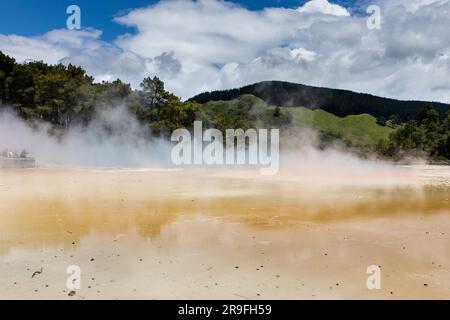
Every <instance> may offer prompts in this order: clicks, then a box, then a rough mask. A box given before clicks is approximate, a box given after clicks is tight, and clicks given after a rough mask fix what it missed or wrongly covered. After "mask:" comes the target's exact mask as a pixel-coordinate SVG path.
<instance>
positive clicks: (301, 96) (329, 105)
mask: <svg viewBox="0 0 450 320" xmlns="http://www.w3.org/2000/svg"><path fill="white" fill-rule="evenodd" d="M244 94H251V95H254V96H256V97H258V98H260V99H262V100H264V101H265V102H267V103H268V104H272V105H276V106H280V107H306V108H309V109H317V108H320V109H322V110H325V111H327V112H330V113H332V114H334V115H336V116H339V117H345V116H348V115H352V114H363V113H368V114H370V115H372V116H374V117H376V118H380V119H383V118H384V119H386V120H389V119H390V120H392V121H395V122H405V121H408V120H411V119H413V118H414V117H415V115H416V114H417V113H419V112H420V111H421V110H422V109H423V108H424V107H426V106H427V105H430V104H432V105H433V106H434V107H435V108H436V110H437V111H438V113H439V115H440V116H441V117H444V116H445V114H446V112H447V111H449V110H450V104H444V103H439V102H423V101H400V100H394V99H387V98H381V97H376V96H373V95H370V94H364V93H355V92H352V91H347V90H338V89H328V88H318V87H311V86H306V85H302V84H297V83H289V82H282V81H264V82H260V83H256V84H252V85H248V86H245V87H242V88H238V89H231V90H223V91H213V92H205V93H201V94H199V95H197V96H195V97H193V98H191V99H189V100H190V101H195V102H198V103H206V102H208V101H211V100H215V101H219V100H224V101H227V100H233V99H236V98H237V97H239V96H241V95H244Z"/></svg>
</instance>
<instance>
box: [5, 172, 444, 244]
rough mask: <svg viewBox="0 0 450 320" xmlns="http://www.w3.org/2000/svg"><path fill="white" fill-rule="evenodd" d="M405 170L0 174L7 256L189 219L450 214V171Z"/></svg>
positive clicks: (152, 232)
mask: <svg viewBox="0 0 450 320" xmlns="http://www.w3.org/2000/svg"><path fill="white" fill-rule="evenodd" d="M404 170H405V171H399V172H397V171H395V172H389V175H386V177H385V179H382V178H380V175H379V173H375V174H374V175H373V176H371V177H370V176H369V177H367V176H366V177H365V178H364V179H362V178H361V177H359V178H357V179H355V177H351V178H350V177H349V176H348V175H347V176H346V175H343V176H337V177H330V176H328V177H320V176H317V175H311V174H308V173H289V174H284V175H283V174H280V175H279V176H277V177H268V178H263V177H260V176H259V175H258V174H257V173H256V172H251V171H242V172H237V171H221V172H217V171H207V170H197V171H188V170H186V171H161V172H158V171H88V170H84V171H83V170H23V171H0V178H1V179H0V182H1V188H0V234H1V236H0V237H1V238H0V252H5V251H7V250H8V248H10V247H11V246H21V247H22V246H23V247H26V248H35V249H37V248H40V247H43V246H52V245H53V246H55V245H60V244H66V245H67V244H68V243H69V242H71V241H72V240H73V239H74V238H78V239H80V238H82V237H83V236H85V235H88V234H92V233H94V234H109V235H116V234H122V233H126V232H127V231H128V230H137V232H138V234H140V235H141V236H142V237H146V238H147V237H148V238H155V237H157V236H158V235H159V234H160V230H161V227H162V226H164V225H166V224H169V223H171V222H173V221H175V220H176V219H178V218H180V217H189V216H192V215H205V216H213V217H220V218H222V219H226V220H231V221H236V222H240V223H245V224H249V225H253V226H260V227H282V226H295V225H297V224H302V223H305V222H326V221H341V220H347V219H363V218H369V217H380V216H388V215H393V214H400V213H406V214H433V213H442V212H449V208H450V206H449V195H450V187H449V186H448V184H447V183H448V181H449V180H447V178H446V176H445V174H448V171H446V169H442V171H443V172H444V174H442V173H439V171H437V170H431V171H430V170H428V171H426V170H421V171H420V175H417V174H416V171H413V170H412V169H404ZM408 170H409V171H408ZM443 177H444V178H443ZM355 181H356V182H355Z"/></svg>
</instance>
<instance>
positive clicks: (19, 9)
mask: <svg viewBox="0 0 450 320" xmlns="http://www.w3.org/2000/svg"><path fill="white" fill-rule="evenodd" d="M361 1H364V0H356V1H355V0H332V1H330V2H332V3H335V4H340V5H342V6H344V7H347V8H349V9H351V8H355V7H356V4H357V3H360V2H361ZM156 2H157V0H95V1H93V0H14V1H1V4H0V33H2V34H18V35H24V36H37V35H41V34H43V33H45V32H47V31H49V30H53V29H60V28H65V23H66V17H67V15H66V14H65V12H66V8H67V7H68V6H69V5H71V4H76V5H78V6H80V8H81V10H82V24H83V26H85V27H86V26H87V27H92V28H95V29H99V30H102V31H103V36H102V39H103V40H107V41H111V40H113V39H115V38H116V37H117V36H118V35H120V34H123V33H125V32H133V30H130V29H127V28H126V27H124V26H121V25H119V24H117V23H115V22H113V21H112V20H113V18H114V17H115V16H117V15H121V14H124V13H126V12H128V11H129V10H130V9H133V8H139V7H144V6H148V5H151V4H154V3H156ZM232 2H235V3H239V4H241V5H242V6H244V7H246V8H248V9H251V10H260V9H262V8H265V7H287V8H296V7H299V6H301V5H303V4H304V3H305V2H307V0H254V1H251V0H233V1H232Z"/></svg>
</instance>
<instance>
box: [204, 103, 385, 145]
mask: <svg viewBox="0 0 450 320" xmlns="http://www.w3.org/2000/svg"><path fill="white" fill-rule="evenodd" d="M239 105H240V106H242V105H247V106H248V105H251V114H252V115H254V116H255V117H256V118H257V119H258V120H259V121H258V122H259V123H258V125H257V127H273V124H274V121H273V120H274V118H273V113H274V110H275V106H269V105H268V104H266V103H265V102H264V101H263V100H261V99H259V98H257V97H255V96H252V95H244V96H241V97H239V98H238V99H235V100H231V101H210V102H208V103H206V104H205V105H203V108H202V109H203V111H204V112H206V114H209V117H211V116H212V117H214V116H217V115H218V114H222V115H224V114H230V113H236V111H237V113H239V111H238V110H239V107H238V106H239ZM280 110H281V112H282V113H285V114H286V113H290V114H291V115H292V126H294V127H301V126H305V125H306V126H312V127H313V128H316V129H318V130H320V131H321V132H323V133H328V134H332V135H334V136H340V137H342V138H343V139H345V140H348V141H351V142H352V143H354V144H360V145H374V144H377V143H378V142H379V141H380V140H381V139H387V138H388V137H389V134H390V133H391V132H392V131H393V129H391V128H388V127H382V126H379V125H378V124H377V123H376V119H375V117H373V116H371V115H369V114H361V115H350V116H347V117H345V118H340V117H337V116H335V115H333V114H331V113H328V112H326V111H323V110H321V109H316V110H309V109H307V108H303V107H297V108H284V107H282V108H280Z"/></svg>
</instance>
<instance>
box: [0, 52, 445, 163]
mask: <svg viewBox="0 0 450 320" xmlns="http://www.w3.org/2000/svg"><path fill="white" fill-rule="evenodd" d="M263 84H264V85H263ZM263 84H260V85H253V86H248V87H244V88H241V89H234V90H228V91H220V92H219V91H217V92H214V93H205V94H201V95H199V96H197V97H196V98H193V99H191V100H188V101H182V100H181V99H180V98H179V97H177V96H176V95H174V94H173V93H170V92H168V91H167V90H166V89H165V87H164V83H163V82H162V81H161V80H160V79H159V78H158V77H153V78H150V77H148V78H145V79H144V80H143V81H142V83H141V85H140V88H139V89H138V90H133V89H132V88H131V86H130V84H127V83H124V82H122V81H121V80H120V79H117V80H115V81H112V82H102V83H95V82H94V78H93V77H91V76H89V75H87V74H86V71H85V70H84V69H83V68H80V67H77V66H74V65H71V64H69V65H67V66H65V65H62V64H58V65H48V64H46V63H44V62H42V61H32V62H25V63H17V62H16V61H15V59H14V58H12V57H9V56H7V55H5V54H3V53H2V52H0V108H6V107H10V108H13V109H14V110H15V112H16V113H17V114H18V115H19V116H20V117H21V118H23V119H24V120H26V121H28V122H30V123H33V121H35V120H39V121H43V122H46V123H50V124H51V125H52V129H53V130H56V131H59V132H64V131H65V130H67V129H68V128H70V127H73V126H87V125H88V124H89V123H90V121H92V119H93V118H94V116H95V112H96V111H97V110H98V109H107V108H112V107H114V106H117V105H124V106H126V107H127V108H128V109H129V110H130V111H131V112H132V113H133V114H134V115H136V117H137V119H138V120H139V121H140V122H141V123H142V124H143V125H146V126H148V127H149V128H150V129H151V131H152V133H153V134H154V135H156V136H164V137H169V136H170V134H171V133H172V131H173V130H175V129H178V128H191V127H192V125H193V122H194V121H195V120H202V121H203V122H204V127H214V128H218V129H220V130H225V129H226V128H243V129H247V128H250V127H254V128H257V127H261V125H263V126H270V127H281V128H283V127H289V126H290V125H291V122H292V121H291V118H292V115H291V113H290V111H289V108H286V107H284V108H283V106H284V104H286V103H287V102H286V101H288V100H289V99H287V97H288V96H290V97H291V98H292V99H290V100H289V101H290V102H289V103H291V104H296V103H297V102H298V101H297V100H298V99H300V97H302V96H305V94H306V93H311V92H310V91H308V92H307V91H304V90H306V89H305V88H303V87H304V86H303V87H302V88H303V89H302V90H303V91H302V90H300V91H298V92H297V93H295V94H290V95H289V93H292V92H294V91H295V90H294V89H295V88H297V89H299V88H300V89H301V87H299V86H301V85H296V84H287V83H282V82H266V83H263ZM319 89H320V88H319ZM277 90H278V91H277ZM327 90H332V89H327ZM276 91H277V92H278V93H276ZM341 91H342V90H334V91H333V90H332V91H321V92H322V93H324V94H325V97H327V101H331V100H333V99H336V101H337V102H336V104H338V105H342V104H348V107H347V108H346V109H345V111H342V110H341V111H340V112H331V113H333V114H335V115H342V114H346V113H347V112H352V114H360V113H367V110H366V109H364V112H360V111H361V110H359V109H360V108H362V107H358V108H356V107H354V106H356V105H358V106H360V104H361V105H362V106H363V107H364V108H365V105H364V102H365V101H366V102H367V104H368V105H371V104H373V103H375V102H373V101H376V100H373V99H375V98H377V97H372V96H369V95H360V96H358V97H360V100H354V101H357V102H353V103H350V102H349V101H351V100H352V99H353V98H352V97H354V96H352V95H351V94H354V93H351V94H350V93H349V92H341ZM330 92H331V93H330ZM245 93H250V94H252V95H253V96H259V97H263V98H262V100H264V98H266V100H267V99H269V98H268V97H272V98H271V99H272V100H270V99H269V100H270V101H271V102H270V103H269V105H272V106H273V108H272V109H268V108H267V107H261V106H258V103H257V102H255V99H253V98H252V96H251V95H245ZM327 94H328V95H327ZM330 94H331V96H330ZM238 97H240V99H236V98H238ZM311 97H313V96H312V95H310V96H309V98H308V99H312V98H311ZM232 98H233V99H234V100H232ZM283 99H286V101H285V102H284V104H283V103H281V102H282V101H281V100H283ZM296 99H297V100H296ZM330 99H331V100H330ZM340 99H342V100H340ZM361 99H362V100H361ZM367 99H368V100H367ZM371 99H372V100H371ZM378 99H383V98H378ZM213 100H225V101H213ZM226 100H229V101H226ZM266 100H264V101H266ZM296 101H297V102H296ZM370 101H372V102H370ZM393 101H396V100H393ZM266 102H267V101H266ZM316 102H317V101H316ZM200 103H202V104H200ZM331 103H332V102H329V104H328V106H330V105H332V104H331ZM396 103H397V104H395V107H393V105H391V104H387V105H385V106H384V107H382V108H381V109H380V110H381V111H380V112H378V113H376V114H372V113H370V112H368V113H370V114H372V115H374V116H376V117H377V118H378V124H379V125H383V126H384V125H387V126H391V127H392V128H395V130H394V132H393V133H392V134H391V136H390V138H389V139H387V140H381V141H380V142H379V143H378V145H377V146H375V148H374V149H375V150H376V151H377V152H378V153H379V154H380V155H381V156H382V157H387V158H390V159H396V160H398V159H401V158H402V157H404V156H409V155H412V156H421V157H423V156H427V157H430V158H431V159H434V160H449V159H450V112H447V113H445V112H444V113H443V111H445V107H446V106H448V105H445V104H438V106H437V107H436V104H433V105H431V104H428V105H425V106H423V103H422V104H420V108H419V104H414V103H412V102H404V104H402V103H403V102H396ZM398 103H400V104H398ZM275 106H277V107H275ZM352 106H353V107H354V108H353V107H352ZM280 107H281V108H280ZM391 107H392V108H393V109H394V111H395V112H394V111H393V110H390V108H391ZM377 108H379V106H377ZM408 108H409V109H408ZM323 109H325V111H327V109H326V108H323ZM331 109H333V108H331ZM414 110H418V111H417V112H416V113H415V114H412V112H413V111H414ZM328 111H329V110H328ZM329 112H330V111H329ZM320 137H321V139H322V140H323V142H324V143H329V142H330V140H335V139H338V140H339V139H340V138H339V137H330V136H328V135H320ZM357 147H358V148H360V149H361V150H366V147H367V146H357Z"/></svg>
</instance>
